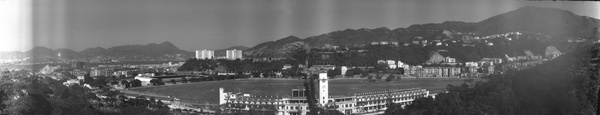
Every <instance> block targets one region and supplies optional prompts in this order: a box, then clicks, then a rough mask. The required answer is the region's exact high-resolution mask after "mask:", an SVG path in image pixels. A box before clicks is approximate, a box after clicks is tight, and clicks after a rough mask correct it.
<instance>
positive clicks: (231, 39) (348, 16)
mask: <svg viewBox="0 0 600 115" xmlns="http://www.w3.org/2000/svg"><path fill="white" fill-rule="evenodd" d="M30 2H31V3H32V4H33V5H32V6H31V7H32V8H33V9H30V11H31V15H30V16H27V15H24V14H20V15H19V14H15V15H12V16H13V17H15V18H14V19H12V18H9V19H7V20H8V21H12V22H17V23H14V24H11V25H9V26H4V27H3V28H2V30H11V31H8V33H9V34H5V35H3V37H2V39H3V41H8V43H10V45H4V46H1V47H0V49H1V50H0V51H15V50H16V51H26V50H30V49H31V48H32V47H34V46H44V47H49V48H52V49H56V48H68V49H73V50H75V51H81V50H83V49H86V48H93V47H104V48H109V47H112V46H119V45H128V44H148V43H161V42H164V41H170V42H172V43H173V44H175V45H176V46H178V47H179V48H181V49H183V50H188V51H193V50H196V49H223V48H227V47H231V46H246V47H252V46H254V45H257V44H259V43H262V42H266V41H273V40H277V39H281V38H284V37H287V36H297V37H300V38H306V37H310V36H315V35H320V34H324V33H328V32H332V31H338V30H345V29H348V28H350V29H360V28H369V29H374V28H379V27H387V28H389V29H395V28H406V27H408V26H410V25H413V24H425V23H441V22H444V21H464V22H478V21H481V20H484V19H486V18H489V17H491V16H494V15H497V14H501V13H506V12H508V11H511V10H515V9H517V8H520V7H523V6H539V7H550V8H559V9H564V10H569V11H572V12H574V13H575V14H578V15H583V16H589V17H594V18H600V13H599V12H598V11H600V9H599V8H600V4H599V3H598V2H525V1H518V2H517V1H514V2H512V1H509V2H506V1H502V2H495V1H470V0H467V1H452V2H450V1H435V2H433V1H412V0H411V1H393V0H381V1H359V0H357V1H344V2H341V1H291V0H281V1H279V0H275V1H273V0H251V1H247V0H244V1H229V0H225V1H223V0H202V1H197V0H177V1H163V0H57V1H53V2H48V1H44V0H31V1H30ZM5 3H6V4H5V5H10V4H19V3H12V2H11V1H8V2H5ZM21 4H26V2H25V3H21ZM22 6H27V5H22ZM9 8H10V7H9ZM20 8H21V9H19V8H13V10H7V11H5V12H3V13H6V14H12V13H11V12H13V13H14V12H18V11H22V12H27V9H23V7H20ZM25 8H27V7H25ZM590 9H596V10H590ZM28 18H29V19H31V20H32V22H33V23H28V22H27V21H22V20H19V19H28ZM26 25H31V26H26ZM28 30H31V31H28Z"/></svg>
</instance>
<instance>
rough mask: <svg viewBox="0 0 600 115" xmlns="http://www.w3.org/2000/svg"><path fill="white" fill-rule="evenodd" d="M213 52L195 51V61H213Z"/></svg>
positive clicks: (205, 50)
mask: <svg viewBox="0 0 600 115" xmlns="http://www.w3.org/2000/svg"><path fill="white" fill-rule="evenodd" d="M213 57H215V51H213V50H207V49H204V50H196V59H213Z"/></svg>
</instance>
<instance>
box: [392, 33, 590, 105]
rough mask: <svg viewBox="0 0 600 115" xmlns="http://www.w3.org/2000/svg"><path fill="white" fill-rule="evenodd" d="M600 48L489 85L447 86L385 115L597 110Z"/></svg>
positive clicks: (582, 47)
mask: <svg viewBox="0 0 600 115" xmlns="http://www.w3.org/2000/svg"><path fill="white" fill-rule="evenodd" d="M599 46H600V45H599V44H595V45H594V46H592V45H591V44H580V45H578V48H576V49H575V50H574V51H573V52H568V53H567V54H565V55H562V56H560V57H558V58H556V59H554V60H551V61H548V62H544V64H541V65H538V66H536V67H533V68H531V69H529V70H523V71H509V72H507V73H505V74H500V75H492V76H489V77H488V81H487V82H476V83H473V82H467V81H465V84H463V85H460V86H448V87H447V89H448V91H449V93H443V94H438V95H436V97H435V99H433V98H421V99H417V100H415V101H413V104H411V105H408V106H405V107H404V108H400V105H393V106H392V107H389V108H390V109H388V110H386V114H394V115H395V114H403V115H404V114H407V115H417V114H427V115H436V114H453V115H472V114H489V115H534V114H540V115H569V114H581V115H590V114H595V113H596V111H597V109H596V108H597V107H598V90H599V89H600V87H599V85H600V84H598V77H599V76H598V63H599V62H598V56H599V55H598V51H599V49H600V47H599Z"/></svg>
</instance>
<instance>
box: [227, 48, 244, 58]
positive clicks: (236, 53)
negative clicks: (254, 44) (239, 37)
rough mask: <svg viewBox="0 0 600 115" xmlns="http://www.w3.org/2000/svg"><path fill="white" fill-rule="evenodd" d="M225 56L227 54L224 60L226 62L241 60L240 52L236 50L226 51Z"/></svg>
mask: <svg viewBox="0 0 600 115" xmlns="http://www.w3.org/2000/svg"><path fill="white" fill-rule="evenodd" d="M226 54H227V55H226V58H227V59H228V60H235V59H242V50H237V49H233V50H227V51H226Z"/></svg>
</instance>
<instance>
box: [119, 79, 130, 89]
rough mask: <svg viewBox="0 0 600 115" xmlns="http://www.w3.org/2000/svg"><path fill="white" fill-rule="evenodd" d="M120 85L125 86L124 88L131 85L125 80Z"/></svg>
mask: <svg viewBox="0 0 600 115" xmlns="http://www.w3.org/2000/svg"><path fill="white" fill-rule="evenodd" d="M121 85H123V86H125V88H129V87H131V84H129V82H128V81H127V80H121Z"/></svg>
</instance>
